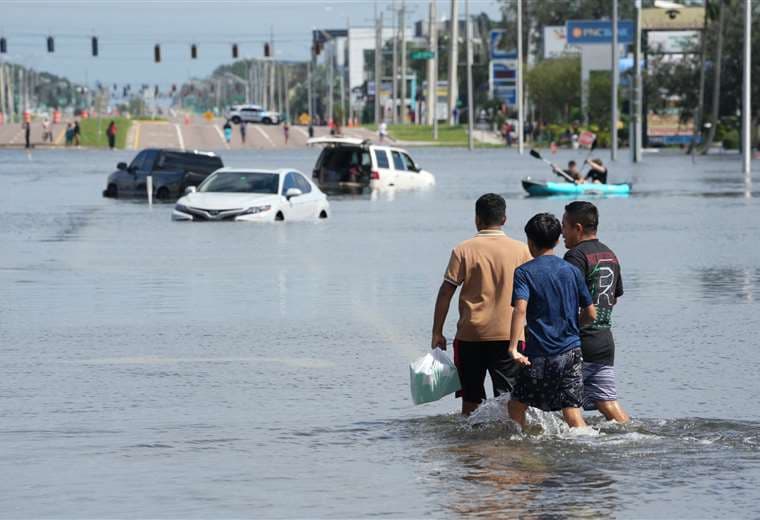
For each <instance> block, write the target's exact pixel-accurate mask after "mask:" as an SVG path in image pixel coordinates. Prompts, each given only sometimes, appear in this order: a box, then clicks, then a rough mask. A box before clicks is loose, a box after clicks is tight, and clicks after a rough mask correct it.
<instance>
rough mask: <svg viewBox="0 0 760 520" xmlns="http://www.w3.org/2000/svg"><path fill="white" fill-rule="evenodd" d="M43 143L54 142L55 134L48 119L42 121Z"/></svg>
mask: <svg viewBox="0 0 760 520" xmlns="http://www.w3.org/2000/svg"><path fill="white" fill-rule="evenodd" d="M42 142H43V143H47V142H50V143H52V142H53V132H52V130H51V128H50V121H49V120H48V118H47V117H46V118H45V119H43V120H42Z"/></svg>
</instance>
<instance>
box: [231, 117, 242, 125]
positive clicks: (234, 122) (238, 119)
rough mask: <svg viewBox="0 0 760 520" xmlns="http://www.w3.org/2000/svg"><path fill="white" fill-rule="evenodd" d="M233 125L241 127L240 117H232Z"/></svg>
mask: <svg viewBox="0 0 760 520" xmlns="http://www.w3.org/2000/svg"><path fill="white" fill-rule="evenodd" d="M232 124H235V125H239V124H240V117H238V116H232Z"/></svg>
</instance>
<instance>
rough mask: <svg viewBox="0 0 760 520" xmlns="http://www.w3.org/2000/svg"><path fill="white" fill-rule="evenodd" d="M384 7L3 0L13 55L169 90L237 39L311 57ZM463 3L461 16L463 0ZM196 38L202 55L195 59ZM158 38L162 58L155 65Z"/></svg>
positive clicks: (309, 2)
mask: <svg viewBox="0 0 760 520" xmlns="http://www.w3.org/2000/svg"><path fill="white" fill-rule="evenodd" d="M397 3H398V4H400V0H399V1H398V2H397ZM376 4H377V7H378V9H379V10H384V12H385V15H384V17H385V20H389V17H390V8H391V0H378V1H377V2H375V1H374V0H279V1H274V0H258V1H254V0H251V1H239V0H217V1H213V2H212V1H190V0H184V1H171V0H164V1H160V2H158V1H147V0H132V1H130V0H122V1H114V0H99V1H65V0H60V1H46V2H40V1H34V0H24V1H15V0H0V35H2V36H4V37H5V38H6V39H7V41H8V54H7V55H6V56H4V57H3V58H4V59H6V60H8V61H13V62H16V63H22V64H24V65H27V66H31V67H33V68H35V69H37V70H46V71H50V72H53V73H56V74H61V75H65V76H67V77H69V78H71V79H73V80H76V81H85V80H87V81H89V82H90V83H93V82H94V81H96V80H100V81H103V82H104V83H117V84H120V85H121V84H125V83H132V84H139V83H148V84H151V85H152V84H159V85H161V86H162V87H164V86H166V85H169V84H171V83H181V82H182V81H184V80H186V79H188V78H190V77H201V76H205V75H207V74H208V73H210V72H211V71H212V70H213V69H214V67H216V66H217V65H219V64H221V63H228V62H231V61H232V56H231V45H232V43H234V42H237V43H238V46H239V49H240V55H241V57H260V56H262V52H263V42H264V41H265V40H266V39H268V38H269V32H270V30H272V31H273V33H274V41H275V45H274V47H275V55H276V57H277V58H280V59H285V60H306V59H308V55H309V46H310V38H311V30H312V29H313V28H316V27H319V28H323V29H324V28H344V27H346V26H347V25H348V24H349V23H350V24H351V25H360V26H371V25H372V24H373V18H374V10H375V5H376ZM406 4H407V9H408V12H409V14H408V16H407V20H408V21H409V26H410V27H411V26H412V25H411V24H412V23H413V22H414V21H415V20H418V19H420V18H423V17H426V16H427V9H428V1H427V0H407V2H406ZM449 9H450V2H449V1H448V0H438V14H439V16H440V17H444V16H445V17H448V13H449ZM459 9H460V14H461V13H462V12H463V10H464V2H463V1H461V0H460V8H459ZM470 11H471V12H472V13H476V12H482V11H485V12H487V13H489V14H490V15H491V16H493V17H498V16H499V6H498V3H497V2H496V0H470ZM48 34H50V35H52V36H54V37H55V53H54V54H48V53H47V52H46V47H45V39H46V37H47V35H48ZM93 35H95V36H97V37H98V39H99V47H100V52H99V56H98V57H97V58H94V57H92V56H90V37H91V36H93ZM194 42H195V43H197V44H198V59H197V60H192V59H190V44H191V43H194ZM156 43H159V44H161V54H162V62H161V63H159V64H155V63H153V46H154V45H155V44H156Z"/></svg>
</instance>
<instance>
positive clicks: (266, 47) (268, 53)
mask: <svg viewBox="0 0 760 520" xmlns="http://www.w3.org/2000/svg"><path fill="white" fill-rule="evenodd" d="M271 55H272V48H271V47H270V46H269V42H267V43H265V44H264V57H265V58H269V57H270V56H271Z"/></svg>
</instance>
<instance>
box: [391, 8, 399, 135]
mask: <svg viewBox="0 0 760 520" xmlns="http://www.w3.org/2000/svg"><path fill="white" fill-rule="evenodd" d="M391 8H392V9H393V12H392V14H391V17H392V21H393V64H392V66H391V68H392V71H391V103H392V106H393V115H392V116H391V123H393V124H394V125H395V124H396V123H397V122H398V107H397V105H398V91H397V90H396V85H397V83H398V81H397V80H398V16H397V14H396V2H395V1H393V2H391Z"/></svg>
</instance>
